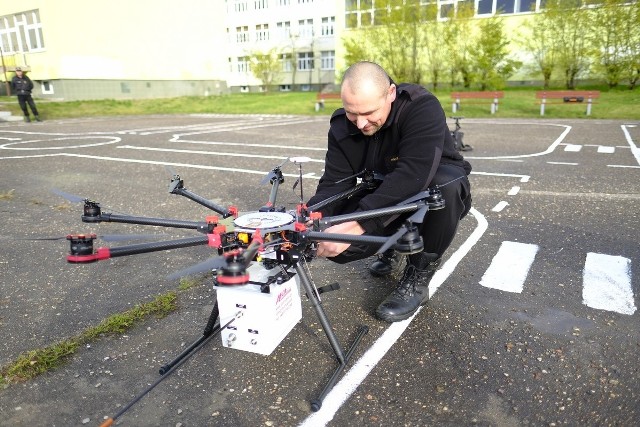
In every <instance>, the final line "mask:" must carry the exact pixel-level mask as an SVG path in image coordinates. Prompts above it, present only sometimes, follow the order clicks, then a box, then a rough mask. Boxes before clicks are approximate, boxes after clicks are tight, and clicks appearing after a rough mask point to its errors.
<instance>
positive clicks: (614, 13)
mask: <svg viewBox="0 0 640 427" xmlns="http://www.w3.org/2000/svg"><path fill="white" fill-rule="evenodd" d="M636 3H637V2H636ZM634 12H635V11H634V8H633V7H632V6H629V5H628V4H627V0H604V2H603V3H602V4H601V6H600V7H598V8H596V9H594V10H593V17H594V20H593V27H594V33H593V37H592V41H591V42H592V43H593V46H594V48H595V68H596V70H598V71H600V72H601V73H602V75H604V77H605V80H606V82H607V84H608V85H609V87H615V86H617V85H618V84H619V83H620V80H621V79H622V78H623V75H624V73H625V67H627V66H628V64H627V62H628V59H629V53H630V52H631V51H632V50H633V46H632V45H631V44H630V43H631V42H632V40H633V39H634V37H633V36H634V33H637V32H638V25H640V23H638V22H634V21H635V16H634ZM634 27H635V29H634ZM633 42H634V43H637V41H635V40H634V41H633Z"/></svg>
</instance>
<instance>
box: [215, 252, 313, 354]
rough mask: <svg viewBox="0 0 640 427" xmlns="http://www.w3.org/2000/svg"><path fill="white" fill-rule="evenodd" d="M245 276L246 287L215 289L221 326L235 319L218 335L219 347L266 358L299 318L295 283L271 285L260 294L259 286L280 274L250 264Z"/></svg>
mask: <svg viewBox="0 0 640 427" xmlns="http://www.w3.org/2000/svg"><path fill="white" fill-rule="evenodd" d="M247 272H248V273H249V281H250V282H249V283H248V284H246V285H236V286H223V285H219V286H216V287H215V289H216V293H217V298H218V308H219V310H220V321H221V323H222V324H224V323H226V322H227V321H229V320H231V318H233V317H234V316H236V315H238V317H237V318H236V319H235V320H234V321H233V322H232V323H231V324H230V325H228V326H227V327H226V328H225V329H223V330H222V331H221V334H220V335H221V337H222V345H223V346H224V347H229V348H235V349H237V350H244V351H250V352H252V353H259V354H263V355H265V356H268V355H270V354H271V353H272V352H273V350H275V348H276V347H277V346H278V345H279V344H280V342H281V341H282V340H283V339H284V337H286V336H287V334H288V333H289V332H290V331H291V330H292V329H293V327H294V326H295V325H296V323H298V321H299V320H300V319H301V318H302V303H301V299H300V289H299V284H298V279H297V275H294V276H293V277H291V278H290V279H289V280H287V281H286V282H284V283H281V284H277V283H272V284H270V285H269V286H268V287H269V293H264V292H262V289H261V288H262V286H260V284H261V283H262V284H266V283H268V280H269V277H270V276H274V275H277V274H278V273H281V270H280V269H279V268H273V269H271V270H267V269H266V268H264V267H263V266H262V264H260V263H258V262H253V263H252V264H251V265H250V266H249V268H247Z"/></svg>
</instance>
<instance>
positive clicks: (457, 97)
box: [451, 91, 504, 114]
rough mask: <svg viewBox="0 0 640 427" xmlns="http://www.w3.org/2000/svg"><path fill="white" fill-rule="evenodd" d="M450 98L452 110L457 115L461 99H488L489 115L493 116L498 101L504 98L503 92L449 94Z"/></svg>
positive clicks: (496, 109)
mask: <svg viewBox="0 0 640 427" xmlns="http://www.w3.org/2000/svg"><path fill="white" fill-rule="evenodd" d="M451 98H452V99H453V107H452V110H453V112H454V113H457V112H458V110H459V109H460V100H461V99H490V100H491V114H495V113H496V111H498V99H500V98H504V92H503V91H482V92H451Z"/></svg>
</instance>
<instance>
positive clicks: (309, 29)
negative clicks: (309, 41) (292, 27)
mask: <svg viewBox="0 0 640 427" xmlns="http://www.w3.org/2000/svg"><path fill="white" fill-rule="evenodd" d="M298 31H299V33H300V37H313V19H301V20H299V21H298Z"/></svg>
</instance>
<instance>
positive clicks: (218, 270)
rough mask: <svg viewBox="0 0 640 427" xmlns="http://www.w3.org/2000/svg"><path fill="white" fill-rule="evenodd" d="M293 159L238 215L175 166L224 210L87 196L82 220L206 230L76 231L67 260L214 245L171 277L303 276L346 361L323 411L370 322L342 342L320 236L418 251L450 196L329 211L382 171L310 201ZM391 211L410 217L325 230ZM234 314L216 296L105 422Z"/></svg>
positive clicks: (231, 281)
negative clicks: (108, 237)
mask: <svg viewBox="0 0 640 427" xmlns="http://www.w3.org/2000/svg"><path fill="white" fill-rule="evenodd" d="M287 160H289V161H291V162H293V163H295V164H296V165H298V166H299V177H298V179H297V180H296V183H295V184H294V186H293V188H294V190H295V188H296V186H297V185H299V186H300V203H299V204H298V205H297V206H296V209H295V210H291V211H287V210H286V209H285V207H283V206H277V205H276V198H277V194H278V189H279V186H280V185H281V184H283V183H284V176H283V174H282V171H281V168H282V167H283V166H284V164H285V163H286V162H287ZM287 160H285V162H283V163H282V164H280V165H278V166H276V167H275V168H274V169H273V170H271V171H270V172H269V173H268V174H267V175H266V176H265V177H264V179H263V180H262V183H263V184H266V183H270V184H271V193H270V195H269V199H268V201H267V202H266V203H265V204H264V205H263V206H262V207H260V208H259V209H258V210H257V211H255V212H249V213H246V214H243V215H239V214H238V210H237V208H235V207H233V206H231V207H228V208H225V207H222V206H219V205H217V204H215V203H213V202H211V201H209V200H206V199H204V198H202V197H200V196H198V195H197V194H195V193H193V192H191V191H189V190H187V189H186V188H185V186H184V182H183V180H182V179H181V178H180V176H179V175H177V174H174V175H173V176H172V178H171V182H170V184H169V193H171V194H177V195H180V196H184V197H187V198H188V199H190V200H193V201H195V202H196V203H199V204H201V205H203V206H205V207H207V208H209V209H211V210H212V211H214V212H216V213H217V214H218V215H212V216H207V217H206V218H205V220H204V221H201V222H198V221H184V220H177V219H165V218H151V217H138V216H128V215H120V214H112V213H105V212H102V210H101V208H100V204H99V203H97V202H95V201H92V200H89V199H83V200H82V201H83V202H84V212H83V215H82V221H83V222H86V223H94V224H96V223H102V222H120V223H129V224H141V225H151V226H159V227H170V228H182V229H191V230H195V231H197V232H199V233H201V234H202V236H195V237H189V238H182V239H176V240H168V241H160V242H148V243H139V244H133V245H126V246H118V247H111V248H107V247H101V248H97V249H96V250H94V247H93V241H94V240H95V239H96V238H97V235H96V234H75V235H69V236H67V237H66V238H67V240H69V242H70V247H71V248H70V252H69V254H68V255H67V261H68V262H70V263H90V262H95V261H102V260H106V259H109V258H114V257H121V256H128V255H136V254H142V253H147V252H156V251H163V250H168V249H178V248H186V247H191V246H197V245H208V246H210V247H211V248H212V249H213V251H214V254H215V256H214V257H212V258H210V259H208V260H206V261H204V262H202V263H200V264H197V265H194V266H191V267H189V268H186V269H185V270H182V271H180V272H177V273H174V274H172V275H171V276H169V278H170V279H177V278H180V277H183V276H186V275H190V274H195V273H199V272H206V271H209V272H213V273H214V284H215V286H216V287H217V288H218V289H220V288H222V287H229V286H242V285H245V284H247V283H249V282H250V275H249V273H248V271H247V270H248V269H249V267H250V266H252V265H255V264H261V267H262V268H263V269H265V270H274V271H277V274H272V275H270V276H269V279H268V280H267V281H266V282H265V283H261V284H260V287H261V288H260V290H261V292H266V293H268V292H270V288H271V287H272V286H276V284H278V283H282V282H283V281H286V280H289V279H291V278H293V277H295V276H297V282H298V283H299V284H300V285H302V291H303V292H304V294H306V297H307V298H308V299H309V301H310V302H311V305H312V306H313V308H314V310H315V312H316V314H317V316H318V319H319V321H320V323H321V325H322V328H323V329H324V332H325V334H326V336H327V338H328V340H329V342H330V344H331V346H332V348H333V351H334V352H335V355H336V358H337V360H338V363H339V366H338V367H337V368H336V370H335V372H334V373H333V375H332V376H331V378H330V379H329V381H328V383H327V384H326V385H325V387H324V388H323V390H322V392H321V393H320V395H319V397H317V398H315V399H312V400H311V401H310V404H311V409H312V410H313V411H318V410H319V409H320V407H321V406H322V401H323V399H324V397H325V396H326V395H327V393H328V392H329V391H330V390H331V388H332V387H333V386H334V385H335V383H336V382H337V380H338V377H339V376H340V374H341V373H342V371H343V370H344V368H345V367H346V365H347V363H348V362H349V359H350V358H351V356H352V354H353V351H354V350H355V347H356V346H357V345H358V343H359V342H360V340H361V339H362V337H363V336H364V335H365V334H366V333H367V332H368V327H367V326H361V327H360V329H359V331H358V333H357V335H356V338H355V339H354V342H353V343H352V344H351V346H350V347H349V349H348V350H347V351H346V352H345V351H344V350H343V348H342V346H341V345H340V343H339V342H338V339H337V337H336V335H335V333H334V331H333V329H332V327H331V325H330V323H329V320H328V319H327V316H326V313H325V311H324V309H323V307H322V305H321V301H320V298H319V294H320V293H322V292H324V291H327V290H332V289H336V288H338V286H336V285H330V286H326V287H324V288H320V289H316V287H315V285H314V284H313V282H312V279H311V277H310V275H309V274H308V270H307V269H308V266H307V264H308V263H307V261H311V260H312V259H313V258H314V257H315V252H316V249H317V245H318V242H322V241H331V242H341V243H350V244H358V245H371V246H378V247H379V249H378V251H377V253H382V252H384V251H386V250H387V249H389V248H394V249H395V250H396V251H398V252H399V253H402V254H412V253H416V252H419V251H421V250H422V249H423V242H422V238H421V236H420V234H419V232H418V228H417V227H416V224H419V223H421V222H422V220H423V218H424V216H425V215H426V213H427V211H428V210H435V209H441V208H442V207H444V200H443V198H442V196H441V194H440V191H439V190H438V189H429V190H427V191H424V192H421V193H419V194H417V195H415V196H413V197H410V198H408V199H407V200H405V201H403V202H401V203H399V204H398V205H396V206H391V207H386V208H382V209H375V210H371V211H366V212H357V213H351V214H345V215H337V216H331V217H325V218H323V217H322V215H321V213H320V211H321V210H322V209H323V208H324V207H326V206H329V205H331V204H333V203H336V202H338V201H340V200H343V199H345V198H348V197H350V196H352V195H354V194H356V193H359V192H362V191H371V190H374V189H375V188H377V186H378V185H379V184H380V182H381V181H382V179H383V177H381V176H379V175H378V174H376V173H374V172H371V171H363V172H361V173H360V174H357V175H355V176H352V177H349V178H346V179H354V178H357V181H356V182H357V184H356V185H355V186H354V187H353V188H351V189H349V190H346V191H344V192H341V193H339V194H336V195H335V196H332V197H330V198H328V199H326V200H324V201H321V202H319V203H317V204H315V205H312V206H307V205H306V204H305V203H304V196H303V191H302V177H303V174H302V163H304V162H305V161H308V160H309V159H308V158H304V157H297V158H290V159H287ZM392 215H397V216H400V215H402V216H403V217H405V218H406V219H405V221H404V224H403V225H402V226H401V227H400V228H399V229H398V230H397V232H396V233H394V234H393V235H391V236H368V235H350V234H336V233H327V232H325V231H323V230H324V229H326V228H327V227H329V226H331V225H334V224H339V223H343V222H347V221H357V220H363V219H370V218H377V217H387V216H392ZM301 261H302V262H301ZM234 320H235V319H231V320H230V321H229V322H228V323H226V324H225V325H221V316H220V310H219V307H218V302H217V301H216V302H215V304H214V307H213V309H212V312H211V314H210V316H209V319H208V321H207V324H206V327H205V329H204V331H203V334H202V336H201V337H200V338H199V339H197V340H196V341H195V342H193V343H192V344H191V345H190V346H189V347H188V348H187V349H186V350H184V351H183V352H182V353H181V354H179V355H178V356H177V357H176V358H175V359H174V360H172V361H171V362H169V363H168V364H166V365H164V366H162V367H161V368H160V374H161V377H160V378H159V379H158V380H157V381H156V382H155V383H153V384H151V385H150V386H149V387H148V388H147V389H146V390H145V391H144V392H142V393H141V394H140V395H139V396H138V397H137V398H136V399H134V400H133V401H132V402H131V403H129V404H128V405H126V406H125V407H124V408H123V409H122V410H120V412H119V413H118V414H116V415H115V416H114V417H113V418H109V419H108V420H107V421H106V422H105V423H103V424H102V426H105V427H106V426H109V425H111V424H112V423H113V421H114V420H115V419H116V418H118V417H119V416H120V415H122V414H123V413H124V412H126V411H127V410H128V409H129V408H130V407H131V406H132V405H133V404H134V403H135V402H137V401H138V400H139V399H141V398H142V397H143V396H144V395H146V394H147V393H148V392H149V391H150V390H151V389H152V388H153V387H155V386H156V385H157V384H159V383H160V381H162V380H163V379H164V378H166V377H167V376H168V374H170V373H172V372H173V371H174V370H175V369H176V368H177V367H178V366H179V365H180V364H182V363H183V362H184V361H185V360H186V359H187V358H189V357H190V356H191V355H193V354H194V353H195V352H196V351H198V350H199V349H200V348H201V347H202V346H204V344H206V342H207V341H208V340H209V339H211V338H212V337H213V336H215V335H217V334H219V333H220V332H221V331H222V330H224V329H225V328H228V327H230V325H231V323H232V322H233V321H234Z"/></svg>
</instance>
